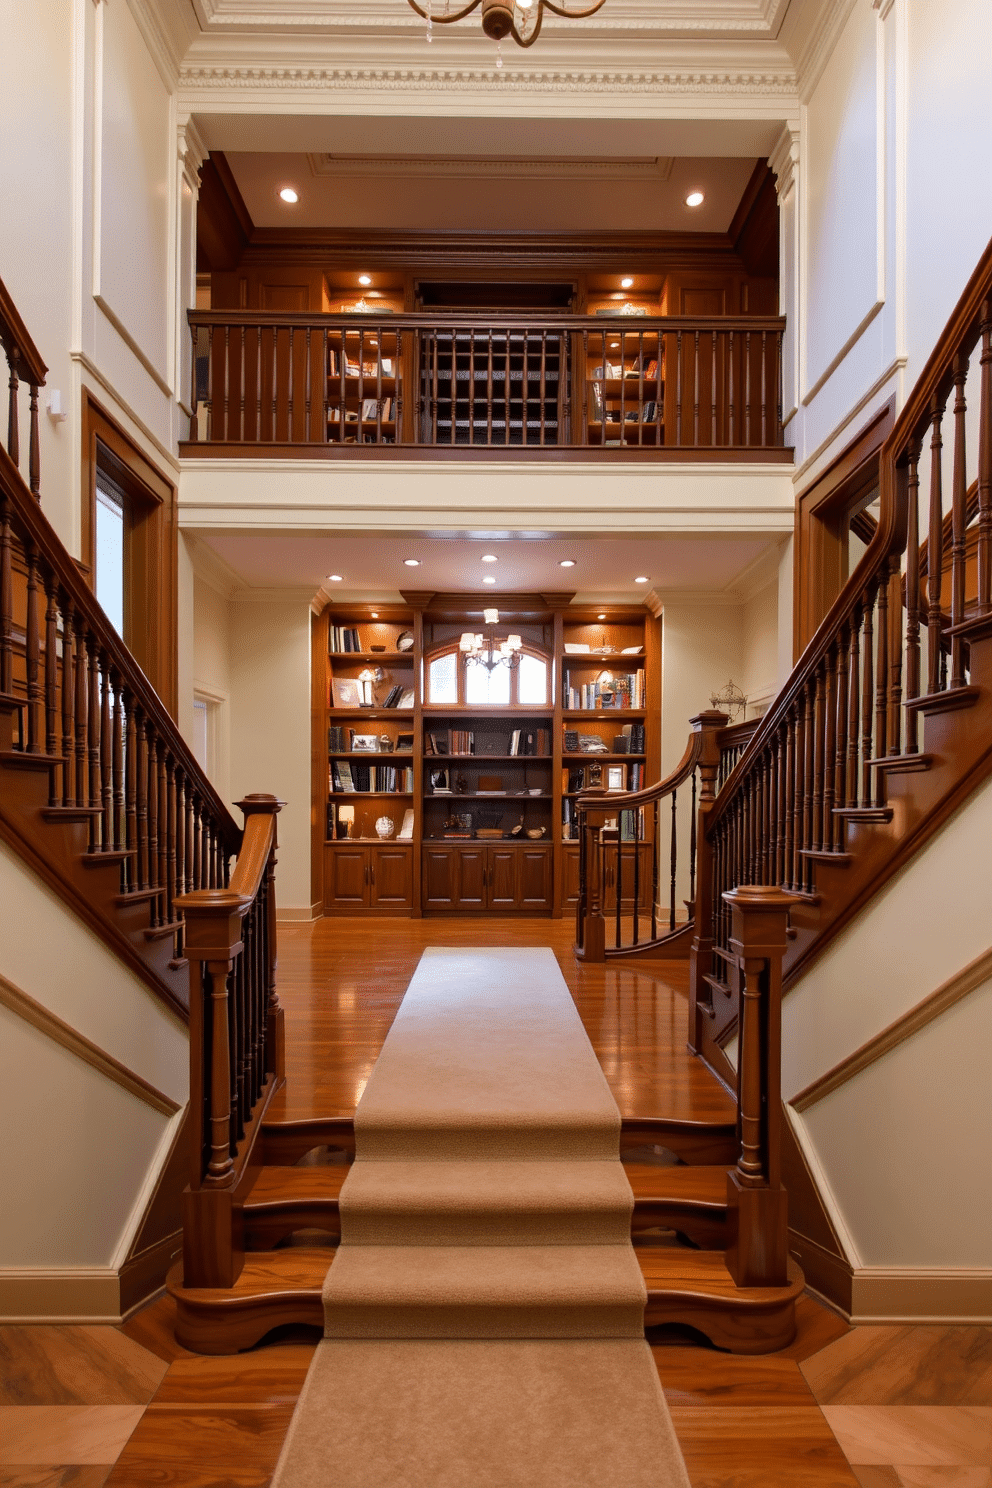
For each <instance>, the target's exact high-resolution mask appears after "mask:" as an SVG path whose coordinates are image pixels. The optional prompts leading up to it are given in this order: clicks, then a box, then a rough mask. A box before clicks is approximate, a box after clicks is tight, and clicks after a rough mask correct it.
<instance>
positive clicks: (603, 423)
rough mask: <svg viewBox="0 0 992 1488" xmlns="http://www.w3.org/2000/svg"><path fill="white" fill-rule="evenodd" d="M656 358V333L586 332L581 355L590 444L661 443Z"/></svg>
mask: <svg viewBox="0 0 992 1488" xmlns="http://www.w3.org/2000/svg"><path fill="white" fill-rule="evenodd" d="M662 356H663V348H662V346H661V341H660V337H659V336H658V333H657V332H652V331H634V332H629V333H628V332H626V331H623V332H616V333H607V332H603V333H601V334H596V333H590V336H589V346H588V350H587V354H586V419H587V429H588V436H589V443H590V444H600V445H609V444H613V445H623V444H638V445H656V444H664V442H665V376H664V367H663V365H662V360H661V358H662Z"/></svg>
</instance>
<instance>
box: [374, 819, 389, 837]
mask: <svg viewBox="0 0 992 1488" xmlns="http://www.w3.org/2000/svg"><path fill="white" fill-rule="evenodd" d="M375 830H376V836H378V837H382V838H386V837H392V835H393V818H392V817H391V816H380V818H379V820H378V821H377V822H376V824H375Z"/></svg>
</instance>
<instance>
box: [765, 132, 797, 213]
mask: <svg viewBox="0 0 992 1488" xmlns="http://www.w3.org/2000/svg"><path fill="white" fill-rule="evenodd" d="M768 164H769V166H770V168H771V171H772V174H773V175H774V177H775V190H776V191H777V193H778V199H779V201H780V202H781V201H783V200H784V199H785V197H787V196H788V194H789V192H790V191H791V190H792V185H793V182H794V181H795V179H796V170H797V168H798V165H799V120H798V119H788V120H787V121H786V123H785V124H784V125H783V127H782V133H781V134H780V135H779V137H778V140H777V141H776V144H775V148H774V149H773V150H772V153H771V154H770V155H769V157H768Z"/></svg>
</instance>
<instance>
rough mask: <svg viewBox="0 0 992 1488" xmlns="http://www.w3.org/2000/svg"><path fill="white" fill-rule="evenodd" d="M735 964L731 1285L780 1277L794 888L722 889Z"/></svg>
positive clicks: (783, 1266)
mask: <svg viewBox="0 0 992 1488" xmlns="http://www.w3.org/2000/svg"><path fill="white" fill-rule="evenodd" d="M723 897H724V899H725V901H726V903H727V904H729V905H730V908H731V911H732V914H733V923H732V928H731V937H730V949H731V951H732V953H733V955H734V956H735V957H736V958H737V963H738V966H739V968H740V982H741V1002H740V1018H739V1024H738V1038H737V1090H738V1110H739V1117H738V1121H739V1130H740V1143H741V1146H740V1156H739V1158H738V1159H737V1166H736V1168H731V1170H730V1172H729V1173H728V1174H727V1269H728V1270H729V1272H730V1274H731V1275H732V1276H733V1278H734V1281H735V1282H736V1283H737V1285H738V1286H742V1287H745V1286H747V1287H750V1286H784V1285H785V1284H786V1282H787V1280H788V1250H787V1240H788V1197H787V1195H786V1192H785V1189H784V1188H783V1187H782V1164H781V1122H782V957H783V955H784V954H785V948H786V944H787V937H788V928H789V909H790V907H791V906H792V905H793V904H795V903H796V902H797V899H796V896H795V895H794V894H787V893H786V892H785V891H784V890H783V889H779V888H773V887H771V886H769V885H763V884H748V885H746V886H742V887H741V888H737V889H734V890H733V891H732V892H731V893H729V894H724V896H723Z"/></svg>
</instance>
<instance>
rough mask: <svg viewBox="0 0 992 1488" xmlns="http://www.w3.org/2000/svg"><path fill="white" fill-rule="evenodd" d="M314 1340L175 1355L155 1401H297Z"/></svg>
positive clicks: (274, 1403)
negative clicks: (226, 1354)
mask: <svg viewBox="0 0 992 1488" xmlns="http://www.w3.org/2000/svg"><path fill="white" fill-rule="evenodd" d="M316 1347H317V1345H316V1343H293V1344H282V1345H280V1344H269V1345H264V1346H262V1347H260V1348H258V1349H254V1350H252V1351H251V1352H250V1353H245V1354H235V1355H233V1356H231V1357H223V1356H222V1357H218V1356H216V1355H207V1354H195V1355H192V1356H190V1357H189V1358H185V1359H176V1360H175V1362H174V1363H173V1364H171V1365H170V1366H169V1372H168V1374H167V1375H166V1376H165V1379H164V1380H163V1381H162V1383H161V1385H160V1386H159V1389H158V1393H157V1394H156V1396H155V1400H154V1404H155V1405H181V1404H187V1405H207V1404H212V1405H213V1404H219V1405H239V1406H245V1405H295V1404H296V1401H297V1398H298V1397H299V1393H300V1391H301V1390H302V1388H303V1381H304V1380H305V1379H306V1375H307V1370H308V1369H309V1368H310V1361H311V1359H312V1358H313V1356H314V1352H315V1350H316Z"/></svg>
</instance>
